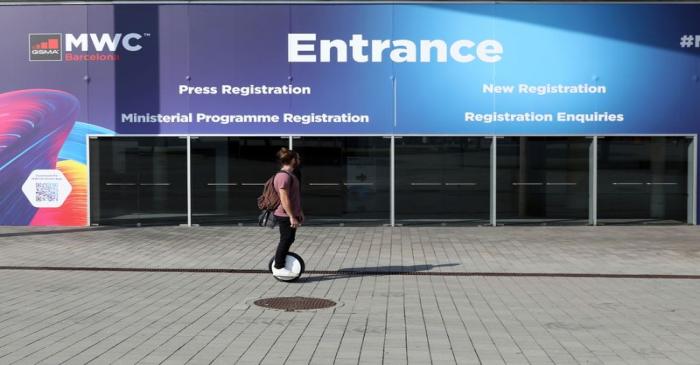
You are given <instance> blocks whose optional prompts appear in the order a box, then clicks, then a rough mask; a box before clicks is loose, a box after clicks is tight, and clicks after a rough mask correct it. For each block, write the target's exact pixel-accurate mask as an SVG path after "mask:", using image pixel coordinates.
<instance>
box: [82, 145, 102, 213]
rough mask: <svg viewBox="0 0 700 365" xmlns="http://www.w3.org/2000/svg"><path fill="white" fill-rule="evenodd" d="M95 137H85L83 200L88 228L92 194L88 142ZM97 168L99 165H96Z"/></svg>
mask: <svg viewBox="0 0 700 365" xmlns="http://www.w3.org/2000/svg"><path fill="white" fill-rule="evenodd" d="M96 139H97V136H87V135H86V136H85V166H86V167H87V183H86V186H85V188H86V195H87V198H86V199H85V200H86V201H85V206H86V208H87V212H86V217H87V220H86V221H87V226H88V227H90V226H91V225H92V222H91V218H92V215H91V213H90V196H91V195H90V194H92V193H93V192H92V191H91V190H92V189H91V186H90V141H91V140H96ZM97 165H98V166H99V164H97Z"/></svg>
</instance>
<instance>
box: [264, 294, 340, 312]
mask: <svg viewBox="0 0 700 365" xmlns="http://www.w3.org/2000/svg"><path fill="white" fill-rule="evenodd" d="M253 303H254V304H255V305H257V306H259V307H263V308H271V309H281V310H284V311H287V312H294V311H300V310H309V309H323V308H330V307H333V306H335V304H336V303H335V302H334V301H332V300H328V299H322V298H305V297H282V298H265V299H258V300H256V301H255V302H253Z"/></svg>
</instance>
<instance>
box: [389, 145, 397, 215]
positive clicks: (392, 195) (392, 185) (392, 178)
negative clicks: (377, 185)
mask: <svg viewBox="0 0 700 365" xmlns="http://www.w3.org/2000/svg"><path fill="white" fill-rule="evenodd" d="M395 138H396V137H395V136H391V138H390V140H389V141H390V142H389V224H390V225H391V227H394V226H395V225H396V214H395V212H394V208H395V207H396V200H395V199H396V175H395V171H394V170H395V169H394V167H395V165H396V163H395V161H394V160H395V158H396V153H395V151H394V149H395V146H396V143H395Z"/></svg>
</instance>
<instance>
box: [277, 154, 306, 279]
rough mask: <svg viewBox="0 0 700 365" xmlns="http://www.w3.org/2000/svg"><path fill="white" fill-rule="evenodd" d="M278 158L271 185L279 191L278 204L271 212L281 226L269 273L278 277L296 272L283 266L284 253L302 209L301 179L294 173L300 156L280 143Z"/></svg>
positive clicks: (291, 239)
mask: <svg viewBox="0 0 700 365" xmlns="http://www.w3.org/2000/svg"><path fill="white" fill-rule="evenodd" d="M277 161H278V162H279V163H280V165H281V169H280V171H279V172H278V173H277V174H276V175H275V177H274V188H275V191H276V192H277V194H278V195H279V198H280V205H279V206H278V207H277V209H275V211H274V213H273V214H274V215H275V218H276V219H277V223H278V225H279V228H280V240H279V244H278V245H277V251H276V252H275V261H274V265H273V267H272V273H273V275H275V276H277V277H291V276H294V275H295V274H294V273H293V272H291V271H290V270H289V269H288V268H286V267H285V262H286V257H287V254H288V253H289V247H290V246H291V245H292V243H294V238H295V236H296V231H297V228H299V227H300V226H301V224H302V222H304V213H303V212H302V210H301V182H300V181H299V179H298V178H297V177H296V176H295V174H294V170H295V169H297V168H298V167H299V164H300V163H301V159H300V157H299V154H298V153H296V152H295V151H292V150H289V149H287V148H284V147H283V148H281V149H280V150H279V152H277Z"/></svg>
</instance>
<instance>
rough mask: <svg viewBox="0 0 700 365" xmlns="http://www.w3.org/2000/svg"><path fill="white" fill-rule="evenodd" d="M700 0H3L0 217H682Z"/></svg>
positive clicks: (692, 182) (693, 127) (699, 72)
mask: <svg viewBox="0 0 700 365" xmlns="http://www.w3.org/2000/svg"><path fill="white" fill-rule="evenodd" d="M697 19H700V4H697V3H695V4H693V3H683V4H671V3H669V4H584V3H577V4H554V3H546V4H536V3H517V4H516V3H512V4H509V3H478V4H477V3H420V4H417V3H413V4H411V3H405V4H401V3H398V4H396V3H364V4H363V3H353V4H340V3H333V4H242V3H230V4H222V3H217V4H206V3H192V4H177V3H172V4H169V3H162V4H141V5H135V4H131V5H129V4H121V5H113V4H70V5H69V4H66V5H48V4H43V5H18V4H15V5H5V6H0V30H2V34H3V36H2V37H0V46H1V48H2V49H3V52H2V53H0V66H2V81H1V82H0V225H71V226H83V225H154V224H166V225H207V224H227V225H246V224H254V223H255V221H256V218H257V209H256V204H255V200H256V197H257V196H258V195H259V194H260V192H261V189H262V184H263V183H264V182H265V181H266V180H267V179H268V178H269V177H270V176H271V174H272V173H274V171H275V170H276V168H277V166H276V164H275V161H274V155H275V152H276V151H277V150H278V149H279V148H280V147H288V148H292V149H294V150H297V151H299V152H300V153H301V156H302V166H303V169H302V173H303V179H302V182H303V195H304V203H303V204H304V210H305V212H306V213H307V216H308V221H309V224H319V225H321V224H323V225H502V224H504V225H509V224H538V225H539V224H552V225H555V224H581V225H602V224H696V217H697V214H698V197H697V178H698V169H697V157H698V152H697V143H698V141H697V135H698V132H700V22H698V21H697Z"/></svg>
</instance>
